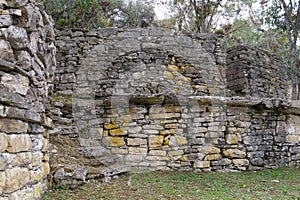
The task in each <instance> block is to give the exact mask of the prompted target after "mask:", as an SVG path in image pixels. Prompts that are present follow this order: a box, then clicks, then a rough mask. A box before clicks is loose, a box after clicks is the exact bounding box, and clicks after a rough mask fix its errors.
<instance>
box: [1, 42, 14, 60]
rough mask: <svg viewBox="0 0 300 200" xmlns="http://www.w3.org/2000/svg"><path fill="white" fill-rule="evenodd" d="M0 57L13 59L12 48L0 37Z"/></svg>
mask: <svg viewBox="0 0 300 200" xmlns="http://www.w3.org/2000/svg"><path fill="white" fill-rule="evenodd" d="M0 57H1V58H3V59H6V60H9V61H12V59H13V50H12V48H11V46H10V44H9V43H8V42H7V41H5V40H1V39H0Z"/></svg>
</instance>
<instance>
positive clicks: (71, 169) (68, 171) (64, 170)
mask: <svg viewBox="0 0 300 200" xmlns="http://www.w3.org/2000/svg"><path fill="white" fill-rule="evenodd" d="M57 168H58V169H57V170H56V172H55V174H54V176H53V180H54V181H55V183H56V184H57V185H58V186H64V187H69V188H76V187H78V186H80V185H82V184H84V183H85V178H86V175H87V169H86V168H85V167H82V166H79V165H60V166H57Z"/></svg>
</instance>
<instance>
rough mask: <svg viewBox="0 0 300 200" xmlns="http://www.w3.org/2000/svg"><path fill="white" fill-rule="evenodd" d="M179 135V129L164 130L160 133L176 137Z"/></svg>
mask: <svg viewBox="0 0 300 200" xmlns="http://www.w3.org/2000/svg"><path fill="white" fill-rule="evenodd" d="M176 133H177V129H170V130H163V131H160V134H161V135H174V134H176Z"/></svg>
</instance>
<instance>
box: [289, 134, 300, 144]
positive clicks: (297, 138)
mask: <svg viewBox="0 0 300 200" xmlns="http://www.w3.org/2000/svg"><path fill="white" fill-rule="evenodd" d="M286 142H288V143H298V142H300V135H288V136H286Z"/></svg>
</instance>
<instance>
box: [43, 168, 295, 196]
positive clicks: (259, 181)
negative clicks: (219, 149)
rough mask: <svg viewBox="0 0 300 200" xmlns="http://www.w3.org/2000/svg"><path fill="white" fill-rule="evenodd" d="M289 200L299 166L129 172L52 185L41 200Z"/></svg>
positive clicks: (292, 194)
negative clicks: (71, 187) (75, 185)
mask: <svg viewBox="0 0 300 200" xmlns="http://www.w3.org/2000/svg"><path fill="white" fill-rule="evenodd" d="M50 199H55V200H56V199H58V200H59V199H61V200H71V199H73V200H75V199H76V200H77V199H78V200H79V199H80V200H81V199H87V200H99V199H108V200H113V199H116V200H119V199H134V200H136V199H137V200H141V199H144V200H151V199H158V200H162V199H205V200H206V199H208V200H210V199H234V200H237V199H276V200H277V199H282V200H286V199H293V200H300V168H279V169H276V170H265V171H259V172H241V173H198V174H196V173H193V172H163V171H159V172H148V173H131V174H125V175H122V176H120V177H119V178H116V179H113V180H112V181H111V182H110V183H107V184H103V183H102V182H101V180H91V181H89V183H87V184H85V185H83V186H81V187H80V188H78V189H75V190H68V189H65V188H55V189H54V190H52V191H47V192H46V193H45V195H44V197H43V200H50Z"/></svg>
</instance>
